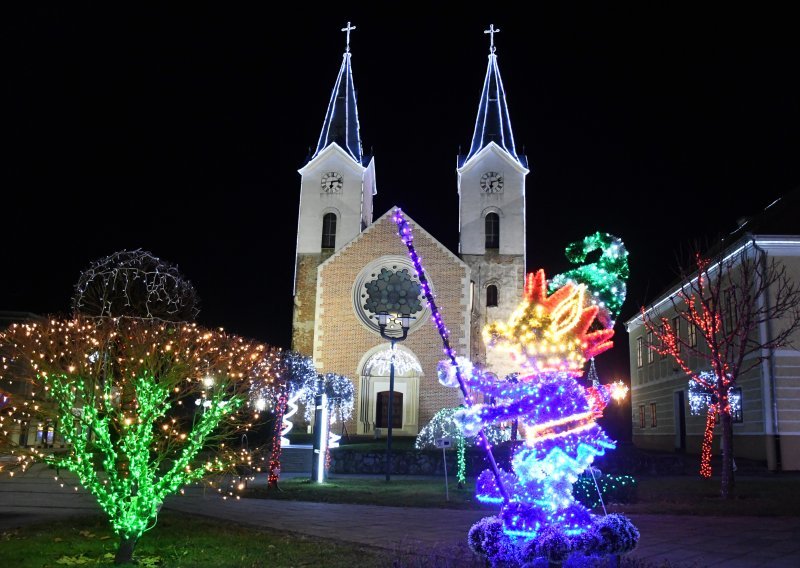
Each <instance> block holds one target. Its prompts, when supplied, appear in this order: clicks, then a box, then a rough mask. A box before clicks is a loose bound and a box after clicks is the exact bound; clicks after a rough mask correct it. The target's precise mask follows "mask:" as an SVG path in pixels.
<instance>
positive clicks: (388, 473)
mask: <svg viewBox="0 0 800 568" xmlns="http://www.w3.org/2000/svg"><path fill="white" fill-rule="evenodd" d="M391 342H392V347H391V349H392V358H391V359H390V361H389V409H388V412H387V414H388V415H389V417H388V420H389V425H388V427H387V431H386V481H387V482H388V481H390V480H391V474H392V422H393V421H394V420H393V418H394V417H393V416H392V399H393V398H394V342H395V340H394V339H392V340H391Z"/></svg>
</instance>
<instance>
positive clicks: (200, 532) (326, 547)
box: [0, 511, 418, 568]
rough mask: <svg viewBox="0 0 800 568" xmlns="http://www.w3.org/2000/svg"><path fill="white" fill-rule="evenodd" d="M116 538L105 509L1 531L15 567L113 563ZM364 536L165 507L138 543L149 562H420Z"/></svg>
mask: <svg viewBox="0 0 800 568" xmlns="http://www.w3.org/2000/svg"><path fill="white" fill-rule="evenodd" d="M117 544H118V541H117V538H116V537H115V536H114V534H113V533H112V532H111V528H110V526H109V524H108V522H107V521H106V520H105V519H104V518H101V517H88V518H84V517H82V518H75V519H66V520H63V521H56V522H49V523H47V524H43V525H34V526H29V527H24V528H20V529H14V530H12V531H6V532H2V533H0V565H2V566H8V567H9V568H10V567H14V568H45V567H52V568H62V567H64V566H87V567H91V566H113V565H114V564H113V562H114V554H115V553H116V550H117ZM399 556H400V557H399V560H398V554H397V553H396V552H390V551H386V550H381V549H377V548H370V547H366V546H363V545H358V544H350V543H338V542H334V541H332V540H325V539H320V538H315V537H307V536H303V535H298V534H291V533H279V532H276V531H273V530H267V529H263V530H259V529H257V528H251V527H244V526H240V525H236V524H233V523H230V522H229V521H225V522H222V521H215V520H213V519H205V518H200V517H193V516H191V515H179V514H177V513H173V512H169V511H165V512H163V513H161V514H160V515H159V517H158V524H157V526H156V527H155V528H154V529H153V530H151V531H148V532H146V533H145V534H144V535H143V536H142V538H141V539H140V540H139V543H138V544H137V545H136V549H135V551H134V561H136V562H137V563H138V566H141V567H143V568H148V567H153V568H155V567H170V568H172V567H176V568H180V567H187V568H189V567H191V568H202V567H209V568H220V567H226V568H228V567H230V568H239V567H250V568H256V567H264V568H267V567H269V568H280V567H294V568H300V567H304V566H308V567H315V568H316V567H320V566H325V567H334V568H335V567H348V568H349V567H352V566H358V567H359V568H362V567H364V568H373V567H374V568H383V567H385V566H392V565H393V564H392V563H393V562H395V561H396V560H397V562H399V563H397V564H394V565H396V566H416V565H417V562H418V559H411V558H410V556H409V559H406V560H404V559H403V555H402V554H401V555H399Z"/></svg>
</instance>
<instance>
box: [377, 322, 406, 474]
mask: <svg viewBox="0 0 800 568" xmlns="http://www.w3.org/2000/svg"><path fill="white" fill-rule="evenodd" d="M377 316H378V327H379V328H380V331H381V337H383V338H384V339H388V340H389V341H390V342H391V351H392V353H391V359H390V360H389V408H388V410H387V415H388V417H387V420H388V427H387V429H386V481H387V482H388V481H390V480H391V474H392V419H393V416H392V401H393V399H394V344H395V343H397V342H399V341H405V339H406V337H408V328H409V326H410V325H411V316H407V315H401V316H400V317H399V319H400V326H401V327H402V329H403V335H402V336H400V337H397V336H394V335H387V334H386V324H387V323H388V320H389V314H388V313H386V312H380V313H379V314H377Z"/></svg>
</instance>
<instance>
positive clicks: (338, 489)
mask: <svg viewBox="0 0 800 568" xmlns="http://www.w3.org/2000/svg"><path fill="white" fill-rule="evenodd" d="M449 483H450V485H449V495H450V500H449V501H447V500H446V499H445V486H444V477H442V478H441V479H392V481H390V482H389V483H387V482H386V480H385V478H384V477H383V476H376V477H374V478H360V477H348V476H344V475H342V476H338V477H337V476H332V477H331V478H330V479H329V480H328V481H327V482H325V483H314V482H312V481H309V479H308V478H307V477H303V478H300V477H295V478H290V479H283V480H281V481H280V482H279V483H278V489H277V490H275V489H271V490H267V488H266V487H265V486H263V485H262V486H259V487H251V488H249V489H248V490H247V491H246V492H245V493H243V494H242V497H253V498H258V499H289V500H295V501H317V502H322V503H356V504H361V505H385V506H389V507H436V508H440V509H485V510H487V511H493V510H496V509H497V507H496V506H494V505H489V504H483V503H479V502H478V501H476V500H475V480H474V479H473V480H468V482H467V485H466V486H465V487H464V488H463V489H458V487H457V486H456V482H455V480H454V479H451V480H450V482H449Z"/></svg>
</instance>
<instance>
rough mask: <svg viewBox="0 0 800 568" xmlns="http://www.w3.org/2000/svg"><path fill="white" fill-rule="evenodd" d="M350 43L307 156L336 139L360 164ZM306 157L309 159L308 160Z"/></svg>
mask: <svg viewBox="0 0 800 568" xmlns="http://www.w3.org/2000/svg"><path fill="white" fill-rule="evenodd" d="M350 55H351V54H350V47H349V45H348V47H347V51H345V53H344V57H343V58H342V66H341V67H340V68H339V75H338V76H337V77H336V83H335V84H334V86H333V92H332V93H331V100H330V102H329V103H328V112H327V113H326V114H325V122H323V124H322V132H321V133H320V135H319V142H318V143H317V149H316V151H315V152H314V155H313V156H311V160H313V159H314V158H316V157H317V155H318V154H319V153H320V152H321V151H322V150H324V149H325V148H326V147H328V145H330V144H331V143H333V142H336V143H337V144H338V145H339V146H341V148H342V149H343V150H345V151H346V152H347V153H348V154H349V155H350V157H351V158H353V160H355V161H356V162H358V163H359V164H361V165H364V164H363V163H362V161H364V160H366V157H365V156H363V155H362V153H361V137H360V135H359V129H358V109H357V108H356V92H355V88H354V87H353V70H352V69H351V67H350ZM309 161H310V160H309Z"/></svg>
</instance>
